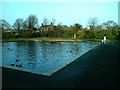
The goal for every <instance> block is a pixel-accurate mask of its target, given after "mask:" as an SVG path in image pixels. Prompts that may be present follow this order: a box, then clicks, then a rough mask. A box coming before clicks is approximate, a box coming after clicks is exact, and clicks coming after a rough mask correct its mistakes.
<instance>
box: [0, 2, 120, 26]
mask: <svg viewBox="0 0 120 90" xmlns="http://www.w3.org/2000/svg"><path fill="white" fill-rule="evenodd" d="M16 1H17V2H15V0H11V2H8V0H2V2H0V7H1V6H2V8H1V9H0V10H1V12H2V16H0V19H5V20H6V21H8V22H9V23H10V24H13V23H14V21H15V20H16V19H17V18H23V19H24V20H25V19H26V18H27V17H28V16H29V15H30V14H33V15H36V16H37V18H38V20H39V24H41V23H42V21H43V18H44V17H47V18H48V19H49V20H51V19H52V18H54V19H56V24H58V23H59V22H61V23H62V24H66V25H68V26H69V25H73V24H74V23H80V24H82V25H83V26H84V27H85V26H87V21H88V19H89V18H92V17H96V18H98V20H99V23H103V22H106V21H108V20H113V21H115V22H116V23H118V1H119V0H103V1H102V0H100V1H98V0H96V1H95V0H91V1H92V2H90V0H89V2H88V0H82V1H80V0H79V1H78V0H72V1H70V0H69V2H68V1H67V2H63V1H61V0H60V1H57V2H54V1H55V0H50V1H48V0H44V1H46V2H43V0H40V1H39V2H38V0H29V1H31V2H28V0H26V2H24V1H25V0H24V1H22V0H20V1H19V0H16ZM18 1H19V2H18ZM108 1H109V2H108Z"/></svg>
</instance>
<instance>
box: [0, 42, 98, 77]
mask: <svg viewBox="0 0 120 90" xmlns="http://www.w3.org/2000/svg"><path fill="white" fill-rule="evenodd" d="M0 44H1V45H2V65H1V66H3V67H7V68H12V69H17V70H21V71H26V72H31V73H36V74H41V75H46V76H50V75H52V74H53V73H55V72H57V71H58V70H60V69H61V68H63V67H65V66H66V65H68V64H70V63H71V62H73V61H74V60H76V59H77V58H78V57H80V56H81V55H83V54H84V53H86V52H88V51H89V50H91V49H92V48H94V47H95V46H96V45H97V44H96V43H94V42H89V41H87V42H56V43H50V42H39V41H38V42H35V41H19V42H3V43H0Z"/></svg>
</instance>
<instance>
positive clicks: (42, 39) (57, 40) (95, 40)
mask: <svg viewBox="0 0 120 90" xmlns="http://www.w3.org/2000/svg"><path fill="white" fill-rule="evenodd" d="M14 41H41V42H51V43H54V42H80V41H94V42H101V40H100V39H78V38H77V39H74V38H47V37H41V38H6V39H2V40H1V42H14Z"/></svg>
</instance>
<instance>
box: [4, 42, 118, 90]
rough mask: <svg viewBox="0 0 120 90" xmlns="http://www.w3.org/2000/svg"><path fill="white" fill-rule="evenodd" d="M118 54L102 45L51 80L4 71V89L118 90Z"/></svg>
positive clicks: (60, 71) (115, 49)
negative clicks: (78, 89) (90, 89)
mask: <svg viewBox="0 0 120 90" xmlns="http://www.w3.org/2000/svg"><path fill="white" fill-rule="evenodd" d="M119 53H120V47H119V48H118V47H117V46H114V45H103V44H101V45H99V46H97V47H95V48H94V49H92V50H91V51H89V52H88V53H86V54H84V55H83V56H81V57H80V58H78V59H77V60H75V61H74V62H72V63H71V64H69V65H67V66H66V67H65V68H63V69H61V70H59V71H58V72H56V73H55V74H53V75H52V76H50V77H46V76H41V75H36V74H30V73H25V72H20V71H13V70H11V69H6V68H3V88H10V87H12V88H27V87H29V88H34V87H39V88H41V87H42V88H46V87H48V88H51V87H53V88H54V87H55V88H62V87H63V88H66V87H68V88H76V87H78V88H118V87H119V81H120V78H119V76H120V75H119V65H120V56H119Z"/></svg>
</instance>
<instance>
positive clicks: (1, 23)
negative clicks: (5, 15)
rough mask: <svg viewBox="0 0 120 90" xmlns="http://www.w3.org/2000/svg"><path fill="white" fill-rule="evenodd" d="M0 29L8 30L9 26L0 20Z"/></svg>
mask: <svg viewBox="0 0 120 90" xmlns="http://www.w3.org/2000/svg"><path fill="white" fill-rule="evenodd" d="M0 28H1V29H2V30H4V29H10V24H9V23H8V22H7V21H6V20H3V19H1V20H0Z"/></svg>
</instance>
